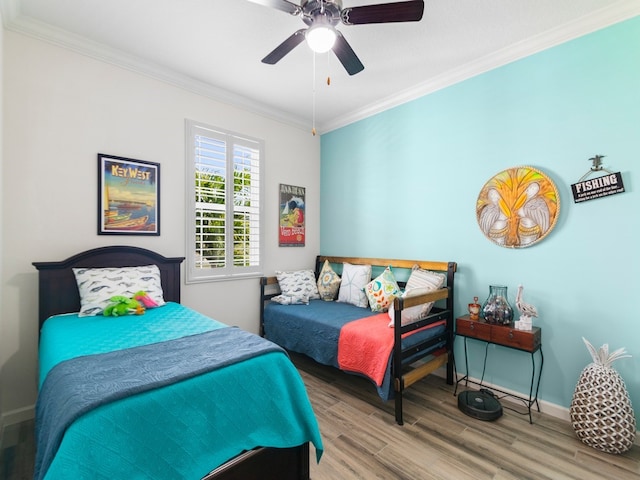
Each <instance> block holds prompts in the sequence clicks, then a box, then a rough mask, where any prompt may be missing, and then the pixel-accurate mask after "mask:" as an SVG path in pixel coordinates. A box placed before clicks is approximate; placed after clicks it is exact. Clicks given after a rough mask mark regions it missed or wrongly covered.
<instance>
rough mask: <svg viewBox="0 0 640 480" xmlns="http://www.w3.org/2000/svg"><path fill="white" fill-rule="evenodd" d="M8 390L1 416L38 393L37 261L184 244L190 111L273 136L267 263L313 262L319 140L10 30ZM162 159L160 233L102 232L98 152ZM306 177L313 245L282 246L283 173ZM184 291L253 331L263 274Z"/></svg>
mask: <svg viewBox="0 0 640 480" xmlns="http://www.w3.org/2000/svg"><path fill="white" fill-rule="evenodd" d="M4 67H5V68H4V71H5V76H4V90H3V91H4V98H5V103H4V118H5V120H6V122H5V125H4V138H5V144H4V149H3V152H4V169H3V170H4V172H3V173H4V179H3V180H4V181H3V189H2V199H3V200H4V208H3V210H2V213H1V214H0V215H2V217H1V219H2V222H1V225H2V228H3V230H4V232H5V235H4V243H3V245H2V264H3V272H2V292H3V297H4V302H3V304H2V311H1V317H0V318H1V321H2V337H1V338H0V352H2V357H0V358H1V359H2V362H3V368H2V377H1V378H0V380H1V381H2V392H1V398H0V405H2V407H3V411H4V414H5V417H6V418H5V423H11V422H14V421H19V420H20V419H21V418H27V417H28V416H31V415H32V406H33V404H34V402H35V398H36V381H35V379H36V369H37V338H38V330H37V283H36V281H37V274H36V270H35V268H33V266H32V265H31V262H33V261H49V260H63V259H65V258H67V257H68V256H70V255H73V254H74V253H77V252H79V251H82V250H85V249H89V248H93V247H98V246H103V245H110V244H130V245H136V246H141V247H144V248H149V249H152V250H156V251H158V252H160V253H162V254H164V255H167V256H184V255H185V248H186V247H185V244H186V241H185V187H184V185H185V163H184V162H185V144H184V121H185V118H190V119H194V120H197V121H201V122H204V123H207V124H209V125H213V126H218V127H221V128H225V129H228V130H232V131H235V132H241V133H245V134H247V135H250V136H252V137H256V138H262V139H264V141H265V148H266V155H265V157H266V158H265V161H266V169H265V173H266V181H265V187H266V190H265V203H266V210H265V214H266V217H265V220H266V229H265V235H266V252H265V255H264V257H263V258H264V259H265V273H273V271H274V270H275V269H288V268H299V267H309V266H312V265H313V260H314V257H315V255H316V254H318V253H319V232H318V225H319V177H320V166H319V162H320V147H319V141H318V138H317V137H313V136H312V135H311V134H310V133H309V130H307V129H304V130H303V129H300V128H297V127H292V126H290V125H285V124H283V123H280V122H277V121H274V120H270V119H268V118H265V117H264V116H260V115H256V114H253V113H250V112H248V111H245V110H242V109H238V108H236V107H233V106H230V105H227V104H223V103H220V102H217V101H214V100H212V99H210V98H205V97H203V96H200V95H196V94H193V93H190V92H187V91H185V90H182V89H179V88H176V87H173V86H170V85H167V84H165V83H162V82H160V81H157V80H154V79H151V78H149V77H145V76H142V75H139V74H137V73H134V72H131V71H128V70H124V69H121V68H119V67H115V66H113V65H110V64H106V63H103V62H100V61H97V60H95V59H92V58H88V57H85V56H81V55H79V54H76V53H73V52H70V51H67V50H64V49H61V48H59V47H56V46H53V45H50V44H47V43H44V42H42V41H39V40H36V39H33V38H30V37H26V36H23V35H21V34H18V33H14V32H6V33H5V37H4ZM98 152H100V153H108V154H112V155H118V156H123V157H130V158H136V159H141V160H148V161H153V162H158V163H160V165H161V215H162V216H161V222H162V223H161V233H162V234H161V236H160V237H136V236H98V235H97V233H96V229H97V219H96V215H97V159H96V154H97V153H98ZM279 183H287V184H292V185H300V186H304V187H306V188H307V203H308V206H307V212H306V221H307V246H306V247H305V248H288V249H287V248H279V247H278V235H277V234H278V231H277V227H278V205H277V203H278V184H279ZM182 288H183V303H184V304H186V305H187V306H190V307H192V308H195V309H197V310H199V311H201V312H203V313H205V314H207V315H210V316H212V317H214V318H216V319H218V320H221V321H223V322H225V323H228V324H231V325H238V326H240V327H242V328H244V329H246V330H249V331H253V332H257V331H258V323H259V310H258V308H259V282H258V280H257V279H249V280H237V281H229V282H216V283H207V284H197V285H183V287H182Z"/></svg>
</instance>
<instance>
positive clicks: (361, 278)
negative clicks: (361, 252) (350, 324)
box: [338, 263, 371, 308]
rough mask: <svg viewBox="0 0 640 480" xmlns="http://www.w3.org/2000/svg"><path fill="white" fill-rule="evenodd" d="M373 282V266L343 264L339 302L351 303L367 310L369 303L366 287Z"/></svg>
mask: <svg viewBox="0 0 640 480" xmlns="http://www.w3.org/2000/svg"><path fill="white" fill-rule="evenodd" d="M370 281H371V265H352V264H350V263H343V264H342V283H340V291H339V292H338V302H343V303H350V304H352V305H355V306H356V307H363V308H367V307H368V306H369V301H368V300H367V296H366V295H365V293H364V287H366V286H367V283H369V282H370Z"/></svg>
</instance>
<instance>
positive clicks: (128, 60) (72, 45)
mask: <svg viewBox="0 0 640 480" xmlns="http://www.w3.org/2000/svg"><path fill="white" fill-rule="evenodd" d="M0 12H1V13H2V21H3V23H4V26H5V28H6V29H7V30H11V31H14V32H18V33H21V34H24V35H27V36H31V37H34V38H37V39H39V40H42V41H44V42H47V43H51V44H53V45H57V46H59V47H62V48H65V49H68V50H71V51H74V52H76V53H79V54H82V55H85V56H88V57H91V58H94V59H96V60H100V61H103V62H106V63H110V64H112V65H115V66H118V67H121V68H124V69H127V70H130V71H133V72H136V73H140V74H143V75H147V76H149V77H151V78H155V79H157V80H160V81H162V82H165V83H168V84H170V85H174V86H176V87H178V88H181V89H184V90H186V91H190V92H192V93H195V94H198V95H202V96H204V97H207V98H211V99H213V100H216V101H219V102H222V103H225V104H228V105H231V106H234V107H236V108H241V109H243V110H245V111H248V112H251V113H253V114H257V115H262V116H264V117H267V118H270V119H273V120H276V121H279V122H281V123H284V124H287V125H290V126H293V127H296V128H300V129H303V130H305V131H306V130H308V128H309V125H308V119H303V118H299V117H296V116H293V115H290V114H287V113H285V112H282V111H280V110H278V109H277V108H274V107H271V106H269V105H266V104H264V103H262V102H259V101H257V100H256V99H252V98H248V97H244V96H241V95H238V94H235V93H233V92H230V91H228V90H225V89H222V88H219V87H216V86H215V85H212V84H209V83H206V82H203V81H200V80H197V79H194V78H192V77H189V76H186V75H182V74H179V73H177V72H175V71H174V70H172V69H169V68H167V67H164V66H161V65H158V64H155V63H153V62H149V61H147V60H144V59H142V58H140V57H137V56H134V55H130V54H128V53H126V52H123V51H120V50H116V49H113V48H110V47H107V46H105V45H103V44H100V43H97V42H93V41H90V40H88V39H86V38H84V37H80V36H78V35H75V34H72V33H70V32H68V31H65V30H62V29H58V28H55V27H53V26H51V25H48V24H45V23H43V22H39V21H37V20H35V19H32V18H29V17H25V16H22V15H20V0H0ZM639 14H640V2H638V1H637V0H620V1H619V2H617V3H615V4H614V5H612V6H610V7H606V8H603V9H601V10H598V11H596V12H594V13H592V14H589V15H586V16H584V17H582V18H580V19H578V20H575V21H573V22H570V23H567V24H565V25H562V26H561V27H558V28H554V29H551V30H548V31H547V32H545V33H543V34H540V35H537V36H535V37H532V38H529V39H527V40H525V41H522V42H519V43H516V44H513V45H510V46H509V47H507V48H504V49H502V50H500V51H498V52H494V53H492V54H490V55H487V56H485V57H482V58H479V59H477V60H474V61H472V62H469V63H467V64H465V65H463V66H461V67H459V68H455V69H452V70H450V71H448V72H445V73H443V74H442V75H439V76H437V77H435V78H432V79H430V80H428V81H426V82H423V83H420V84H418V85H416V86H414V87H412V88H409V89H406V90H403V91H400V92H396V93H394V94H393V95H390V96H388V97H386V98H383V99H381V100H379V101H377V102H374V103H371V104H369V105H367V106H365V107H364V108H361V109H359V110H356V111H353V112H350V113H348V114H347V115H343V116H341V117H338V118H336V119H334V120H332V121H329V122H324V123H322V124H319V125H318V126H317V130H318V133H319V134H324V133H328V132H330V131H333V130H336V129H338V128H341V127H344V126H346V125H349V124H351V123H354V122H357V121H359V120H362V119H364V118H367V117H370V116H372V115H376V114H378V113H381V112H383V111H385V110H388V109H390V108H393V107H396V106H399V105H402V104H404V103H407V102H410V101H412V100H416V99H417V98H420V97H423V96H425V95H429V94H431V93H434V92H436V91H438V90H442V89H444V88H447V87H449V86H452V85H455V84H456V83H459V82H462V81H464V80H467V79H469V78H472V77H474V76H477V75H480V74H482V73H485V72H487V71H489V70H493V69H495V68H498V67H501V66H504V65H506V64H508V63H511V62H514V61H516V60H519V59H522V58H525V57H527V56H530V55H533V54H535V53H538V52H541V51H543V50H546V49H549V48H552V47H554V46H557V45H560V44H562V43H565V42H567V41H570V40H573V39H576V38H578V37H581V36H583V35H586V34H589V33H592V32H595V31H597V30H600V29H602V28H606V27H608V26H611V25H613V24H615V23H618V22H621V21H624V20H628V19H630V18H633V17H635V16H637V15H639Z"/></svg>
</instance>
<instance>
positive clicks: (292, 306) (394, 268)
mask: <svg viewBox="0 0 640 480" xmlns="http://www.w3.org/2000/svg"><path fill="white" fill-rule="evenodd" d="M327 266H328V267H329V268H327ZM367 266H371V270H370V278H367V279H366V285H365V287H364V289H362V288H360V287H361V285H362V284H364V283H365V282H364V281H363V280H362V278H360V279H356V278H355V276H356V275H359V274H360V273H358V272H364V273H362V275H365V274H366V270H367V269H368V267H367ZM456 268H457V265H456V263H455V262H435V261H420V260H397V259H379V258H361V257H336V256H324V255H320V256H318V257H317V258H316V265H315V270H314V272H313V278H314V279H315V280H316V281H317V285H319V286H320V287H321V288H320V291H322V290H323V289H322V285H324V284H326V285H329V283H331V281H332V280H331V278H333V279H334V282H333V290H335V289H336V288H339V294H338V296H337V298H335V299H334V298H330V296H329V297H327V296H326V294H327V291H324V292H323V295H325V299H324V300H322V299H315V298H317V297H316V296H314V295H311V296H310V297H309V298H308V299H307V300H308V301H305V298H302V301H300V298H297V295H298V293H297V292H300V291H303V290H304V288H306V287H308V286H309V285H308V283H309V282H308V281H307V282H306V284H305V286H304V287H303V288H302V289H301V288H300V287H299V286H296V285H292V283H291V282H292V278H294V275H296V274H299V273H300V271H299V272H276V276H271V277H263V278H262V279H261V282H260V283H261V298H260V308H261V311H260V318H261V334H262V335H263V336H264V337H265V338H267V339H269V340H271V341H273V342H275V343H277V344H278V345H281V346H282V347H284V348H286V349H287V350H290V351H293V352H298V353H302V354H305V355H307V356H309V357H311V358H313V359H314V360H315V361H317V362H319V363H321V364H324V365H331V366H334V367H337V368H340V369H342V370H344V371H347V372H350V373H357V374H360V375H363V376H366V377H368V378H369V379H371V380H372V381H373V383H374V384H375V385H376V387H377V389H378V394H379V395H380V397H381V398H382V399H383V400H384V401H386V400H389V399H391V398H395V419H396V422H397V423H398V424H399V425H402V424H403V407H402V397H403V392H404V390H405V389H406V388H407V387H409V386H410V385H412V384H413V383H415V382H417V381H418V380H420V379H421V378H423V377H425V376H426V375H428V374H430V373H432V372H434V371H435V370H436V369H438V368H440V367H442V366H445V365H446V382H447V383H448V384H453V354H452V347H453V329H454V321H453V319H454V317H453V305H454V274H455V272H456ZM303 272H304V271H303ZM390 273H391V275H390ZM412 275H415V276H413V277H412ZM309 276H311V275H309ZM340 276H341V278H339V277H340ZM389 277H391V278H390V279H389ZM422 278H427V279H428V282H431V281H432V280H431V279H432V278H435V279H438V278H439V279H440V282H439V283H437V284H436V283H434V284H433V285H431V284H429V285H430V286H429V288H426V287H425V288H422V286H421V288H408V287H409V286H410V287H414V286H415V285H417V284H419V282H422V280H421V279H422ZM413 279H418V280H416V282H418V283H416V282H414V281H413ZM387 280H389V281H387ZM393 280H395V284H397V289H396V291H395V292H393V293H392V294H389V292H391V290H393V289H394V288H395V287H394V286H393V285H394V281H393ZM298 281H299V282H302V283H305V281H304V280H302V281H300V280H298ZM336 283H339V287H336ZM283 286H284V287H285V288H284V290H286V292H287V295H283ZM405 287H407V288H406V290H405V291H403V289H404V288H405ZM310 288H312V287H310ZM354 288H360V289H361V290H363V291H366V292H367V296H368V300H369V304H366V305H363V304H362V299H361V298H360V299H359V300H357V301H352V299H351V298H350V297H349V296H348V295H349V290H350V291H351V294H352V295H358V292H357V291H356V290H354ZM344 289H346V290H347V294H345V295H346V296H343V290H344ZM385 289H387V290H388V291H387V294H386V299H384V301H385V302H387V303H386V306H385V305H384V304H383V303H384V302H382V303H380V302H381V300H380V298H383V297H384V296H385V293H384V290H385ZM305 291H306V290H305ZM320 291H319V293H320ZM328 291H329V293H333V291H332V290H331V289H329V290H328ZM291 292H294V293H291ZM376 296H378V297H376ZM303 297H304V295H303ZM314 297H315V298H314ZM353 298H355V297H353ZM328 300H333V301H328ZM276 301H277V302H278V303H276ZM372 302H373V303H372ZM376 302H377V303H376ZM391 302H392V303H391ZM434 302H435V303H434ZM386 309H388V311H387V313H384V312H385V310H386ZM425 315H426V316H425Z"/></svg>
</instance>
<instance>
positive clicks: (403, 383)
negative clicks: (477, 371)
mask: <svg viewBox="0 0 640 480" xmlns="http://www.w3.org/2000/svg"><path fill="white" fill-rule="evenodd" d="M325 260H328V261H329V263H332V264H338V265H341V264H343V263H350V264H353V265H371V266H372V267H373V268H376V267H378V268H381V269H384V268H385V267H387V266H390V267H392V268H396V269H408V270H410V269H411V268H412V267H413V266H414V265H418V266H419V267H420V268H422V269H424V270H431V271H434V272H439V273H443V274H445V275H446V277H447V279H446V284H445V285H444V286H443V287H442V288H441V289H439V290H436V291H434V292H430V293H427V294H425V295H421V296H418V297H411V298H406V299H403V298H396V299H395V300H394V309H395V319H396V326H399V325H400V319H401V316H402V315H401V311H402V309H404V308H409V307H413V306H416V305H420V304H422V303H428V302H432V301H438V300H445V306H444V307H438V306H434V307H433V309H432V310H431V313H430V314H429V316H428V317H427V318H425V319H423V320H420V321H418V322H415V323H412V324H409V325H406V326H401V327H400V328H395V329H394V337H395V338H394V346H393V353H392V356H393V358H392V375H393V388H394V392H395V419H396V423H397V424H398V425H402V424H403V422H404V420H403V407H402V396H403V392H404V390H405V389H406V388H408V387H409V386H411V385H413V384H414V383H416V382H417V381H418V380H420V379H422V378H424V377H426V376H427V375H429V374H431V373H433V372H434V371H436V370H437V369H439V368H440V367H442V366H445V365H446V382H447V383H448V384H449V385H453V371H454V359H453V339H454V315H453V307H454V288H453V287H454V276H455V272H456V270H457V264H456V262H435V261H424V260H399V259H389V258H364V257H334V256H326V255H318V256H317V257H316V265H315V275H316V278H318V276H319V275H320V271H321V270H322V266H323V265H324V262H325ZM398 284H399V285H400V286H401V287H403V288H404V286H405V284H406V282H402V281H398ZM277 286H278V279H277V278H276V277H262V279H261V281H260V334H261V335H263V336H264V307H265V302H268V301H269V300H270V299H271V298H273V297H274V296H276V295H278V293H279V289H278V288H277ZM441 320H445V321H446V334H445V335H446V345H445V349H446V354H442V355H439V356H435V357H433V358H431V359H430V360H429V361H424V362H423V363H421V364H420V365H419V366H417V367H415V368H408V369H407V368H402V365H403V362H404V360H405V359H407V358H409V357H413V356H415V355H418V354H419V353H420V352H421V351H423V350H424V351H426V350H428V349H429V348H430V346H431V345H430V342H431V341H428V342H426V343H425V344H419V345H416V346H414V347H412V348H411V349H405V350H403V349H402V343H401V337H402V335H403V334H405V333H407V332H410V331H413V330H417V329H419V328H422V327H424V326H425V325H428V324H430V323H433V322H438V321H441Z"/></svg>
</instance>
